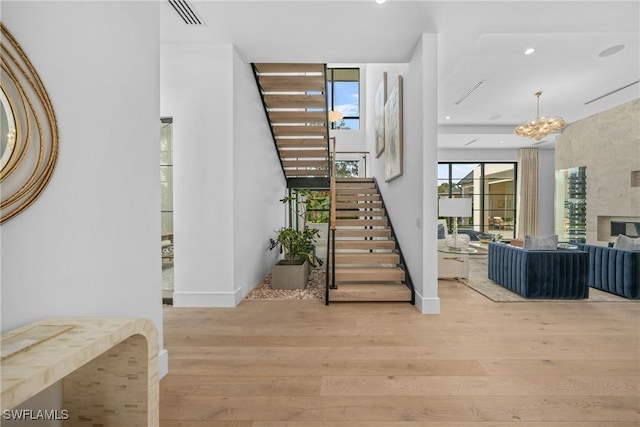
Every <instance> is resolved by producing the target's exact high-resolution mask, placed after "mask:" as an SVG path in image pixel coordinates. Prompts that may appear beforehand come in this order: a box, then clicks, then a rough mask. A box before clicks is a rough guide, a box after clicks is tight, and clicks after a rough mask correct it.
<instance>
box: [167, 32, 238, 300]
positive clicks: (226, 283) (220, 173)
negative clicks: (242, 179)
mask: <svg viewBox="0 0 640 427" xmlns="http://www.w3.org/2000/svg"><path fill="white" fill-rule="evenodd" d="M160 76H161V88H160V90H161V114H162V116H169V117H173V186H174V187H173V194H174V197H173V203H174V294H173V303H174V306H177V307H207V306H223V307H233V306H235V303H236V299H237V293H238V292H237V289H235V287H234V275H233V250H234V248H233V246H234V241H233V227H234V218H233V200H234V197H233V185H232V181H233V152H234V148H233V108H232V107H233V47H232V46H231V45H209V44H179V45H164V46H162V47H161V71H160Z"/></svg>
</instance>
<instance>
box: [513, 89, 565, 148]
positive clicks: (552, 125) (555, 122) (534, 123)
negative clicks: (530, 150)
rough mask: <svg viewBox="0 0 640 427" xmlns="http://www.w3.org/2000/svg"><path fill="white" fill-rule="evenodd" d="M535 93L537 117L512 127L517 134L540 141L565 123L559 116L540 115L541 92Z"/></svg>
mask: <svg viewBox="0 0 640 427" xmlns="http://www.w3.org/2000/svg"><path fill="white" fill-rule="evenodd" d="M535 95H536V97H537V98H538V115H537V118H536V119H535V120H531V121H529V122H526V123H523V124H521V125H519V126H517V127H516V128H515V129H514V133H515V134H516V135H518V136H524V137H526V138H533V139H535V140H536V141H540V140H541V139H542V138H544V137H545V136H547V135H549V134H550V133H551V132H555V131H557V130H560V129H562V128H563V127H564V125H565V123H564V120H563V119H562V118H561V117H540V95H542V92H536V93H535Z"/></svg>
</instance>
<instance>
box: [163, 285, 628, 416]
mask: <svg viewBox="0 0 640 427" xmlns="http://www.w3.org/2000/svg"><path fill="white" fill-rule="evenodd" d="M440 298H441V309H442V314H440V315H421V314H419V313H418V312H417V311H416V309H415V308H414V307H413V306H411V305H410V304H407V303H387V304H380V303H378V304H368V303H366V304H364V303H360V304H357V303H356V304H354V303H335V304H332V305H330V306H328V307H327V306H325V305H323V304H322V303H318V302H303V301H244V302H242V303H241V304H240V305H239V306H238V307H236V308H216V309H188V308H173V307H166V308H165V311H164V316H165V317H164V333H165V347H166V348H167V349H168V350H169V375H167V376H166V377H165V378H164V379H163V380H162V381H161V383H160V418H161V426H162V427H205V426H207V427H231V426H233V427H281V426H285V427H286V426H289V427H292V426H296V427H319V426H335V427H365V426H366V427H392V426H399V427H418V426H420V427H469V426H483V427H489V426H491V427H506V426H525V427H533V426H547V427H560V426H562V427H583V426H584V427H623V426H624V427H627V426H640V391H639V388H640V386H639V383H640V342H639V336H640V303H638V302H592V303H587V302H523V303H494V302H492V301H490V300H488V299H486V298H485V297H483V296H482V295H480V294H478V293H476V292H475V291H473V290H471V289H469V288H467V287H466V286H464V285H463V284H460V283H457V282H453V281H440Z"/></svg>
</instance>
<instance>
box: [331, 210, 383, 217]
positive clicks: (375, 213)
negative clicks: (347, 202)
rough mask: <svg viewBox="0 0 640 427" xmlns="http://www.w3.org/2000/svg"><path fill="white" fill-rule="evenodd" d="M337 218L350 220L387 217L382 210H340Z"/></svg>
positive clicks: (337, 211) (337, 212)
mask: <svg viewBox="0 0 640 427" xmlns="http://www.w3.org/2000/svg"><path fill="white" fill-rule="evenodd" d="M336 216H337V217H338V218H350V217H382V216H385V212H384V211H383V210H382V209H379V210H366V211H365V210H355V209H340V210H336Z"/></svg>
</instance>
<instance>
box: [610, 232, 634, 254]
mask: <svg viewBox="0 0 640 427" xmlns="http://www.w3.org/2000/svg"><path fill="white" fill-rule="evenodd" d="M613 247H614V248H616V249H623V250H625V251H640V237H638V238H635V239H634V238H631V237H629V236H625V235H624V234H618V237H617V238H616V241H615V243H614V244H613Z"/></svg>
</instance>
